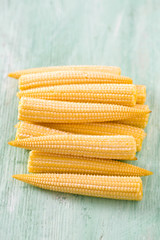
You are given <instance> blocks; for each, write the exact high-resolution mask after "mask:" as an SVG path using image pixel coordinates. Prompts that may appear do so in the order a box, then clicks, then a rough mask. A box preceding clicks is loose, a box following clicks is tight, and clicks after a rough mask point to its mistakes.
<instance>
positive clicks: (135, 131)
mask: <svg viewBox="0 0 160 240" xmlns="http://www.w3.org/2000/svg"><path fill="white" fill-rule="evenodd" d="M24 124H25V123H24ZM44 126H47V127H49V128H54V129H57V130H61V131H66V132H71V133H75V134H85V135H129V136H133V137H134V138H135V140H136V144H137V151H140V150H141V148H142V142H143V140H144V138H145V136H146V133H145V132H144V130H143V129H141V128H137V127H132V126H129V125H125V124H118V123H77V124H76V123H75V124H70V123H49V124H44ZM37 136H38V135H37Z"/></svg>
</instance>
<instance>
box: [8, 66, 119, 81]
mask: <svg viewBox="0 0 160 240" xmlns="http://www.w3.org/2000/svg"><path fill="white" fill-rule="evenodd" d="M55 71H92V72H106V73H113V74H118V75H120V74H121V69H120V67H115V66H96V65H95V66H94V65H93V66H89V65H88V66H87V65H86V66H85V65H79V66H78V65H77V66H53V67H41V68H30V69H25V70H20V71H17V72H12V73H9V74H8V76H9V77H12V78H19V77H20V76H22V75H26V74H32V73H44V72H55Z"/></svg>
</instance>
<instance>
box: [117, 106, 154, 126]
mask: <svg viewBox="0 0 160 240" xmlns="http://www.w3.org/2000/svg"><path fill="white" fill-rule="evenodd" d="M134 108H137V109H141V110H144V111H146V112H147V111H148V112H149V107H148V105H140V104H137V105H136V106H135V107H134ZM148 119H149V113H146V114H143V115H142V116H138V115H137V116H135V117H134V118H128V119H123V120H118V121H116V122H117V123H122V124H127V125H131V126H135V127H139V128H145V127H146V126H147V124H148Z"/></svg>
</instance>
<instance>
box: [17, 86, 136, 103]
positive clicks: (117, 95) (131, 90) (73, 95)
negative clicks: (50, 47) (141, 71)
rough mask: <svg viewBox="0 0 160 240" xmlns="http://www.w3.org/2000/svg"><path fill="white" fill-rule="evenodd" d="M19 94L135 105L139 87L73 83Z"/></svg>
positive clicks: (19, 95)
mask: <svg viewBox="0 0 160 240" xmlns="http://www.w3.org/2000/svg"><path fill="white" fill-rule="evenodd" d="M17 96H18V97H19V98H21V97H32V98H41V99H46V100H57V101H70V102H91V103H109V104H118V105H124V106H130V107H133V106H135V104H136V97H137V89H136V86H135V85H133V84H73V85H60V86H54V87H43V88H33V89H28V90H24V91H20V92H18V93H17Z"/></svg>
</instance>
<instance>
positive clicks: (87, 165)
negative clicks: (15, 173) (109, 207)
mask: <svg viewBox="0 0 160 240" xmlns="http://www.w3.org/2000/svg"><path fill="white" fill-rule="evenodd" d="M28 171H29V172H32V173H78V174H93V175H94V174H95V175H108V176H147V175H151V174H152V172H150V171H148V170H146V169H143V168H140V167H137V166H134V165H131V164H128V163H123V162H121V161H115V160H106V159H105V160H102V159H98V158H80V157H79V158H78V157H72V156H63V155H61V156H60V155H59V156H57V155H53V154H48V153H47V154H45V153H42V152H37V151H31V152H30V155H29V159H28Z"/></svg>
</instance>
